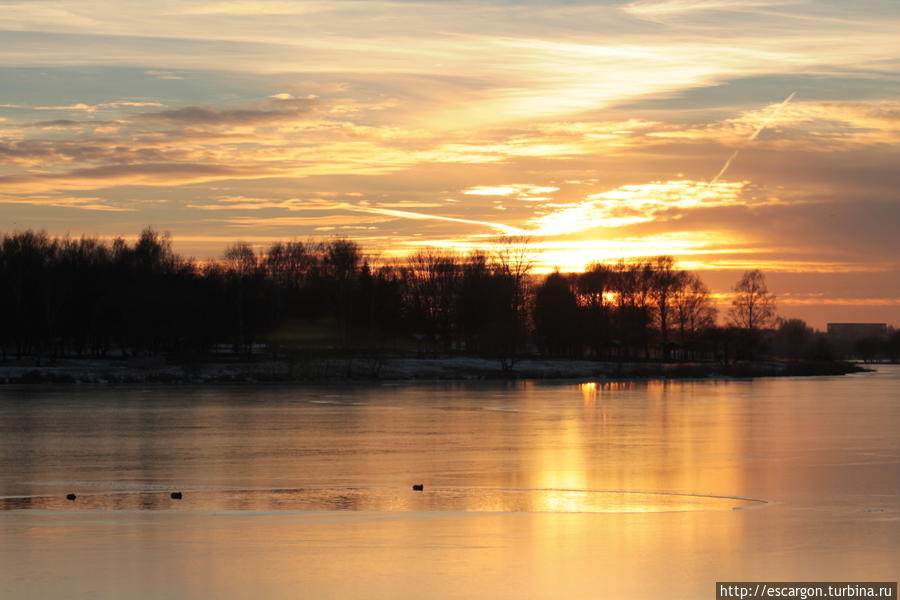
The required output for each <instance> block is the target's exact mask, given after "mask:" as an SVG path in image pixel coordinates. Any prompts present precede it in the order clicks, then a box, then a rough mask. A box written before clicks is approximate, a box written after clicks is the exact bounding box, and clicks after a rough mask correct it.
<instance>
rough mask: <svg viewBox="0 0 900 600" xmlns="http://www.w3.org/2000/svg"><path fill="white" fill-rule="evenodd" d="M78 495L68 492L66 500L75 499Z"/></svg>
mask: <svg viewBox="0 0 900 600" xmlns="http://www.w3.org/2000/svg"><path fill="white" fill-rule="evenodd" d="M77 497H78V496H76V495H75V494H66V500H74V499H75V498H77Z"/></svg>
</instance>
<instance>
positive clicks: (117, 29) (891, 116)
mask: <svg viewBox="0 0 900 600" xmlns="http://www.w3.org/2000/svg"><path fill="white" fill-rule="evenodd" d="M0 8H2V10H0V32H2V33H0V35H3V36H4V40H5V41H6V43H5V44H4V45H3V49H2V51H0V77H2V80H3V82H4V85H3V86H2V88H0V218H2V221H3V224H4V230H24V229H44V230H46V231H48V232H49V233H51V234H57V235H61V234H66V233H69V234H71V235H73V236H79V235H83V234H85V235H98V236H101V237H105V238H109V237H114V236H119V235H125V236H134V235H136V234H137V232H138V231H140V230H141V229H142V228H143V227H145V226H147V225H152V226H154V227H156V228H157V229H160V230H165V231H170V232H171V233H172V235H173V238H174V241H175V244H176V248H177V249H178V250H179V251H181V252H184V253H185V254H189V255H192V256H195V257H197V258H198V259H212V258H216V257H218V256H220V255H221V253H222V251H223V249H224V248H225V246H226V245H227V244H228V243H229V242H231V241H234V240H238V239H241V240H247V241H249V242H251V243H252V244H254V245H257V246H260V247H262V246H263V245H265V244H266V243H267V242H270V241H274V240H279V239H306V238H308V237H322V238H327V237H333V236H344V237H349V238H353V239H355V240H357V241H358V242H359V243H360V244H361V245H362V246H363V247H364V248H366V249H367V250H368V251H370V252H372V253H375V254H378V255H379V256H399V255H402V254H404V253H406V252H409V251H410V250H411V249H416V248H420V247H423V246H437V247H443V248H454V249H459V250H460V251H468V250H471V249H486V250H491V249H493V248H495V245H496V244H497V243H498V236H504V235H506V236H509V235H514V236H527V237H529V238H530V239H531V244H532V247H533V249H534V250H535V251H536V252H537V253H538V254H537V258H536V259H535V260H536V263H537V265H538V270H539V271H542V272H547V271H550V270H552V269H554V268H556V267H559V268H561V269H565V270H578V269H582V268H583V267H584V266H585V265H586V264H588V263H590V262H593V261H604V260H613V259H615V258H618V257H633V256H644V255H655V254H672V255H674V256H675V257H676V258H677V259H678V260H679V261H680V263H681V264H682V265H683V266H684V267H686V268H690V269H696V270H701V271H706V272H708V273H709V280H710V284H711V286H712V287H713V288H714V291H718V292H726V291H727V290H728V289H729V287H730V286H731V284H732V283H733V282H734V281H735V280H736V278H737V277H738V275H739V272H740V271H742V270H744V269H747V268H757V267H758V268H762V269H765V270H766V271H769V272H775V273H776V277H775V279H774V280H773V284H774V285H773V288H774V289H775V290H776V291H777V292H778V293H779V294H780V295H782V296H786V297H796V298H804V297H809V296H807V295H808V294H813V293H817V294H822V295H821V302H818V301H817V302H818V304H819V308H820V309H821V307H824V306H827V307H831V308H829V309H828V310H827V311H825V312H821V314H818V315H817V316H814V317H811V318H810V319H811V321H812V322H814V323H815V324H817V325H822V324H823V323H824V320H827V319H834V320H847V319H845V318H844V317H843V315H844V313H842V312H841V307H846V306H854V307H856V308H857V309H858V310H860V311H862V310H865V314H866V315H869V316H868V317H867V319H866V320H877V321H898V320H900V308H898V306H900V261H898V259H897V258H896V257H897V256H900V242H898V239H900V236H897V235H896V231H895V229H896V224H897V223H898V222H900V202H898V196H897V190H898V189H900V186H898V184H900V181H898V173H900V171H898V169H897V165H898V164H900V154H898V141H900V117H898V115H900V102H898V101H897V100H896V98H897V97H898V95H897V91H898V89H900V75H898V72H900V71H898V69H897V66H898V62H900V41H898V37H897V35H896V31H897V29H898V26H900V8H898V6H897V4H896V3H895V2H892V1H891V0H871V1H867V2H863V3H847V2H837V1H832V0H800V1H797V2H789V3H785V2H771V1H769V0H728V1H724V0H723V1H714V2H710V1H705V0H640V1H630V2H629V1H625V0H615V1H613V0H606V1H602V2H595V3H578V2H568V1H561V2H552V3H540V4H530V3H526V4H516V3H507V2H499V1H498V2H483V3H466V2H456V1H450V0H448V1H440V2H405V1H380V0H371V1H369V0H360V1H346V2H345V1H340V2H316V1H310V2H305V1H304V2H301V1H287V0H255V1H244V0H233V1H224V2H211V1H208V0H191V1H187V2H184V1H179V2H175V1H174V0H162V1H161V2H155V3H153V4H152V5H151V4H147V3H144V2H137V1H135V0H126V1H123V2H120V3H117V8H116V10H108V7H107V5H106V4H105V3H100V2H97V1H95V0H80V1H78V2H75V1H72V0H46V1H42V2H21V1H9V0H5V1H2V2H0ZM778 273H780V274H782V275H777V274H778ZM795 275H796V276H795ZM813 282H814V283H813ZM863 282H865V284H866V286H865V291H864V292H863V291H862V288H861V285H862V283H863ZM792 295H793V296H792ZM801 304H802V303H800V302H795V303H794V304H790V303H788V304H785V305H784V306H786V307H787V306H797V310H796V315H797V316H801V315H802V314H804V313H803V311H802V310H801V308H800V307H801ZM822 310H824V309H822ZM791 311H794V309H793V308H791V309H788V311H787V312H788V313H791ZM788 316H791V315H790V314H789V315H788Z"/></svg>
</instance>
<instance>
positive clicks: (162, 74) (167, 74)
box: [144, 70, 185, 80]
mask: <svg viewBox="0 0 900 600" xmlns="http://www.w3.org/2000/svg"><path fill="white" fill-rule="evenodd" d="M144 74H145V75H150V76H151V77H156V78H157V79H169V80H182V79H184V78H185V77H184V76H183V75H178V74H177V73H174V72H172V71H158V70H150V71H144Z"/></svg>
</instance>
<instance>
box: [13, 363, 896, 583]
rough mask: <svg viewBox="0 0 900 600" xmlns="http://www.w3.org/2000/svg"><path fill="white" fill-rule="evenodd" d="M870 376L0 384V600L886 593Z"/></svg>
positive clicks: (891, 436) (891, 406) (880, 410)
mask: <svg viewBox="0 0 900 600" xmlns="http://www.w3.org/2000/svg"><path fill="white" fill-rule="evenodd" d="M878 369H879V370H878V372H877V373H870V374H859V375H852V376H845V377H834V378H829V377H821V378H819V377H812V378H784V379H758V380H755V381H737V380H733V381H714V380H710V381H673V382H636V383H606V384H604V383H597V384H594V383H572V382H568V383H560V382H546V383H545V382H517V383H472V384H450V383H440V384H422V383H415V384H387V383H384V384H381V383H369V384H365V385H330V386H290V387H288V386H285V387H252V386H235V387H196V388H190V387H183V388H182V387H147V388H137V387H121V388H117V387H108V388H102V387H56V388H53V387H6V388H0V467H2V469H0V533H2V536H0V597H4V598H5V597H10V598H129V599H130V598H148V599H149V598H165V597H172V598H174V597H177V598H192V599H194V598H196V599H201V598H202V599H207V598H251V597H255V598H312V599H318V598H336V599H342V598H385V599H389V598H390V599H394V598H509V599H513V598H514V599H517V600H518V599H523V598H547V599H552V598H567V599H582V598H583V599H589V598H591V599H593V598H612V599H630V598H713V597H714V587H713V584H714V582H715V581H716V580H731V581H736V580H782V581H816V580H819V581H851V580H873V581H888V580H897V579H898V577H900V368H898V367H896V366H879V367H878ZM413 484H423V485H424V488H425V489H424V491H421V492H419V491H413V490H412V489H411V486H412V485H413ZM176 490H177V491H181V492H182V493H183V497H182V499H181V500H176V499H172V498H171V497H170V493H171V492H173V491H176ZM68 493H74V494H76V496H77V497H76V499H75V500H67V499H66V494H68Z"/></svg>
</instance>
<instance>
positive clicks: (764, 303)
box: [728, 269, 776, 332]
mask: <svg viewBox="0 0 900 600" xmlns="http://www.w3.org/2000/svg"><path fill="white" fill-rule="evenodd" d="M732 291H733V292H734V299H733V300H732V301H731V308H730V309H729V310H728V320H729V321H730V323H731V324H732V325H734V326H735V327H739V328H741V329H746V330H747V331H750V332H754V331H759V330H760V329H767V328H769V327H772V326H773V325H774V324H775V318H776V314H775V294H773V293H772V292H770V291H769V288H768V287H767V286H766V276H765V275H763V273H762V271H760V270H759V269H753V270H752V271H746V272H745V273H744V276H743V277H741V280H740V281H739V282H738V283H737V285H735V286H734V288H732Z"/></svg>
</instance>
